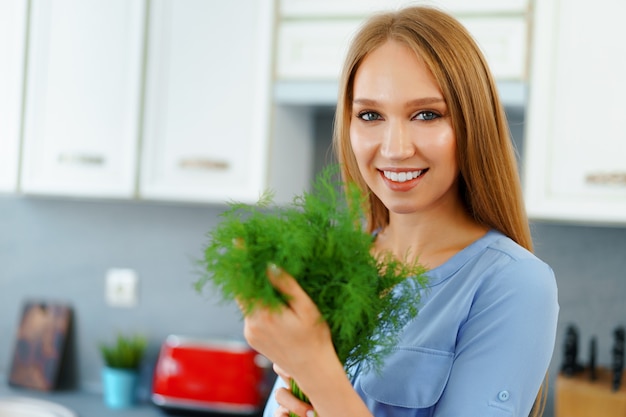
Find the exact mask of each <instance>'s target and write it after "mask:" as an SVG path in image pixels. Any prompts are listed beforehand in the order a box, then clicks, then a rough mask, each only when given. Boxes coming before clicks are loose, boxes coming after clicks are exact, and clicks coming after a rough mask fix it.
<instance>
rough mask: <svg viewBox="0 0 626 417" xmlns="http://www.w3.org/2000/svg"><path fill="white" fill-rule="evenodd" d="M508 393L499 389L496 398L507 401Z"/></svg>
mask: <svg viewBox="0 0 626 417" xmlns="http://www.w3.org/2000/svg"><path fill="white" fill-rule="evenodd" d="M509 397H510V395H509V392H508V391H500V392H499V393H498V399H499V400H500V401H507V400H508V399H509Z"/></svg>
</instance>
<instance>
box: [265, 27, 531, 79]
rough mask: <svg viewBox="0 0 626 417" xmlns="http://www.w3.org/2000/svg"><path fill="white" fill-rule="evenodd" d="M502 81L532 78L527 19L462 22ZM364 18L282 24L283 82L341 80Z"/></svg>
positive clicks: (280, 67) (280, 69) (280, 74)
mask: <svg viewBox="0 0 626 417" xmlns="http://www.w3.org/2000/svg"><path fill="white" fill-rule="evenodd" d="M459 20H460V21H461V22H462V23H463V24H464V25H465V27H466V28H467V29H468V30H469V31H470V32H471V33H472V35H473V36H474V37H475V39H476V41H477V42H478V44H479V46H480V47H481V49H482V51H483V53H484V54H485V56H486V58H487V61H488V62H489V65H490V68H491V71H492V72H493V74H494V76H495V77H496V78H497V79H499V80H523V79H525V78H526V57H527V53H526V38H527V36H528V30H527V27H528V25H527V23H526V18H525V17H523V16H503V17H497V18H494V17H489V18H486V17H475V16H469V17H460V18H459ZM362 23H363V20H362V19H356V18H353V19H328V20H323V19H315V20H302V21H301V20H288V21H285V22H283V23H281V25H280V29H279V37H278V55H277V57H276V59H277V64H276V77H277V79H278V80H282V81H291V80H306V81H320V80H332V81H336V80H337V79H338V77H339V74H340V72H341V66H342V64H343V59H344V57H345V55H346V52H347V49H348V46H349V43H350V40H351V38H352V36H353V35H354V34H355V33H356V31H357V30H358V28H359V27H360V25H361V24H362Z"/></svg>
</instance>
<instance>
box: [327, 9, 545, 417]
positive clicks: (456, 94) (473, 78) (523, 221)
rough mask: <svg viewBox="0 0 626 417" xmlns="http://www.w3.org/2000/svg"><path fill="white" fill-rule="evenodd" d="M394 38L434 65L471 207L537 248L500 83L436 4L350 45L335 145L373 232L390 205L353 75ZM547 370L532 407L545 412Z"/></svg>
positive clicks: (392, 15) (370, 29) (383, 21)
mask: <svg viewBox="0 0 626 417" xmlns="http://www.w3.org/2000/svg"><path fill="white" fill-rule="evenodd" d="M388 40H394V41H397V42H400V43H403V44H404V45H406V46H408V47H409V48H411V49H412V50H413V51H414V52H415V53H416V54H417V55H418V56H419V57H420V58H421V59H422V60H423V61H424V63H425V64H426V66H427V67H428V68H429V69H430V71H431V72H432V74H433V76H434V78H435V79H436V81H437V83H438V84H439V87H440V88H441V91H442V94H443V96H444V99H445V101H446V104H447V106H448V109H449V112H450V117H451V119H452V125H453V127H454V133H455V135H456V140H457V160H458V164H459V169H460V174H459V184H460V185H459V188H460V190H459V191H460V193H461V197H462V200H463V204H464V205H465V208H466V209H467V211H468V213H469V214H470V215H471V216H472V217H473V218H474V219H475V220H476V221H477V222H478V223H480V224H482V225H485V226H487V227H489V228H493V229H495V230H498V231H500V232H502V233H503V234H505V235H507V236H508V237H510V238H511V239H513V240H514V241H515V242H517V243H518V244H519V245H521V246H523V247H525V248H526V249H528V250H532V239H531V235H530V228H529V225H528V219H527V216H526V211H525V208H524V203H523V199H522V191H521V185H520V180H519V173H518V167H517V161H516V158H515V149H514V146H513V143H512V140H511V136H510V131H509V126H508V123H507V119H506V114H505V112H504V108H503V106H502V103H501V101H500V98H499V96H498V93H497V88H496V83H495V80H494V78H493V75H492V74H491V71H490V69H489V67H488V65H487V62H486V60H485V58H484V56H483V54H482V53H481V51H480V49H479V47H478V46H477V44H476V42H475V41H474V40H473V38H472V36H471V35H470V34H469V32H468V31H467V30H466V29H465V28H464V27H463V25H461V24H460V23H459V22H458V21H457V20H456V19H454V18H453V17H451V16H449V15H448V14H446V13H444V12H441V11H439V10H437V9H435V8H432V7H424V6H415V7H407V8H404V9H400V10H398V11H396V12H389V13H383V14H378V15H375V16H373V17H372V18H370V19H369V20H368V21H367V22H366V23H365V24H364V25H363V26H362V28H361V29H360V30H359V32H358V33H357V34H356V35H355V38H354V39H353V41H352V43H351V45H350V48H349V50H348V53H347V56H346V59H345V62H344V67H343V71H342V74H341V79H340V85H339V99H338V103H337V110H336V114H335V125H334V132H333V146H334V149H335V152H336V155H337V158H338V160H339V162H340V163H341V167H342V168H341V169H342V176H343V179H344V181H346V182H354V183H356V184H357V185H358V186H359V187H360V188H361V190H362V192H363V193H364V194H367V195H368V199H367V203H366V206H365V207H364V211H365V214H366V220H367V228H368V230H369V231H370V232H372V231H374V230H375V229H378V228H383V227H385V226H386V225H387V224H388V223H389V210H388V209H387V208H386V207H385V206H384V204H383V203H382V202H381V201H380V199H378V197H376V195H374V194H373V193H370V192H369V189H368V187H367V185H366V183H365V180H364V179H363V177H362V176H361V173H360V171H359V169H358V166H357V163H356V159H355V156H354V152H353V150H352V145H351V143H350V121H351V117H352V100H353V83H354V77H355V74H356V71H357V69H358V68H359V65H360V64H361V62H362V61H363V59H364V58H365V57H366V56H367V55H368V54H369V53H370V52H371V51H373V50H374V49H376V48H378V47H379V46H381V45H382V44H384V43H385V42H386V41H388ZM546 387H547V378H546V380H545V381H544V384H543V386H542V387H541V389H540V390H539V395H538V397H537V400H536V401H535V406H534V407H533V415H534V416H540V415H541V414H542V413H543V408H544V405H545V398H546V391H547V390H546Z"/></svg>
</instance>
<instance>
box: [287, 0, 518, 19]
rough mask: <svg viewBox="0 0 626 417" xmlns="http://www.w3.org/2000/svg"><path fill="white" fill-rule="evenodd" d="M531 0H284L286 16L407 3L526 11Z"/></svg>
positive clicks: (353, 12) (359, 10) (476, 10)
mask: <svg viewBox="0 0 626 417" xmlns="http://www.w3.org/2000/svg"><path fill="white" fill-rule="evenodd" d="M528 1H529V0H472V1H467V0H418V1H416V0H281V2H280V10H281V15H282V16H283V17H302V16H309V17H310V16H348V15H352V16H354V15H356V14H359V13H361V14H369V13H371V12H375V11H380V10H388V9H393V8H397V7H400V6H403V5H406V4H416V3H421V4H427V5H433V6H437V7H441V8H442V9H445V10H449V11H451V12H454V13H480V12H487V13H511V12H520V11H522V12H523V11H526V9H527V8H528Z"/></svg>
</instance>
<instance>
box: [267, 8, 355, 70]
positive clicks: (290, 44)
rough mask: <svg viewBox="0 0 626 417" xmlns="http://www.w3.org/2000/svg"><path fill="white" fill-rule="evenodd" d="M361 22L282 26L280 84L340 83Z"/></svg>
mask: <svg viewBox="0 0 626 417" xmlns="http://www.w3.org/2000/svg"><path fill="white" fill-rule="evenodd" d="M361 23H362V20H360V19H349V20H347V19H346V20H308V21H288V22H283V23H281V24H280V27H279V31H278V48H277V57H276V59H277V63H276V77H277V79H278V80H307V81H308V80H333V81H335V80H337V79H338V78H339V75H340V72H341V65H342V64H343V59H344V56H345V54H346V51H347V49H348V45H349V43H350V39H351V38H352V36H353V34H354V33H355V32H356V30H357V29H358V27H359V25H360V24H361Z"/></svg>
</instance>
